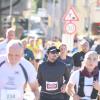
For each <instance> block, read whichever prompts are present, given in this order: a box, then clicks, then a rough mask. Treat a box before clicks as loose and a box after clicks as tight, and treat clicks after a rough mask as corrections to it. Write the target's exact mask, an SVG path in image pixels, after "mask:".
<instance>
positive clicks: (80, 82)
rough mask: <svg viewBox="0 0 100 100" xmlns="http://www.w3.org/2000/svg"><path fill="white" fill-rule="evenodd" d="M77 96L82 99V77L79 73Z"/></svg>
mask: <svg viewBox="0 0 100 100" xmlns="http://www.w3.org/2000/svg"><path fill="white" fill-rule="evenodd" d="M78 95H79V96H80V97H84V96H85V94H84V76H83V75H82V73H81V71H80V73H79V84H78Z"/></svg>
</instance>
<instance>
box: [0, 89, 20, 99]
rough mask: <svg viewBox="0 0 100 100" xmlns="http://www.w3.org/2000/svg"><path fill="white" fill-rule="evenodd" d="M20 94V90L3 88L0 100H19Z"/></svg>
mask: <svg viewBox="0 0 100 100" xmlns="http://www.w3.org/2000/svg"><path fill="white" fill-rule="evenodd" d="M19 95H20V94H19V92H18V90H7V89H2V90H1V97H0V100H18V98H19Z"/></svg>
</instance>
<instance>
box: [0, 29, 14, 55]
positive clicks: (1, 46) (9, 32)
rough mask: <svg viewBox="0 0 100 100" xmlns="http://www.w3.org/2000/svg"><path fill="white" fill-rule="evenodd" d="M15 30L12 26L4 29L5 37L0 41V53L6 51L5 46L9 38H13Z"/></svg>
mask: <svg viewBox="0 0 100 100" xmlns="http://www.w3.org/2000/svg"><path fill="white" fill-rule="evenodd" d="M15 38H16V36H15V30H14V29H13V28H9V29H7V31H6V39H5V40H4V41H2V42H0V54H5V53H6V47H7V44H8V42H9V41H10V40H12V39H15Z"/></svg>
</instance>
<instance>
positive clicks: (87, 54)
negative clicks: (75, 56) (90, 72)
mask: <svg viewBox="0 0 100 100" xmlns="http://www.w3.org/2000/svg"><path fill="white" fill-rule="evenodd" d="M90 55H95V56H96V57H97V58H98V54H97V52H96V51H88V52H87V53H86V54H85V57H84V60H87V58H88V57H89V56H90Z"/></svg>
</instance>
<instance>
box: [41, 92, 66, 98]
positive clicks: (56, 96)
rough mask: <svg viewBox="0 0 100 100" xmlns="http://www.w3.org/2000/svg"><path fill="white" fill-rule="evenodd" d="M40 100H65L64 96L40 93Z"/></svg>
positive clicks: (61, 94)
mask: <svg viewBox="0 0 100 100" xmlns="http://www.w3.org/2000/svg"><path fill="white" fill-rule="evenodd" d="M40 100H65V98H64V94H63V93H59V94H47V93H40Z"/></svg>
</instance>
